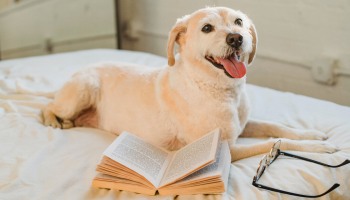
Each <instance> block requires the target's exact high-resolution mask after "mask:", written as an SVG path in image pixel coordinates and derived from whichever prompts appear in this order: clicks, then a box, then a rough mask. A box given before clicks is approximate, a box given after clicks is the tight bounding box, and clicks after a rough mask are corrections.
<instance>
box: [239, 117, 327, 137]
mask: <svg viewBox="0 0 350 200" xmlns="http://www.w3.org/2000/svg"><path fill="white" fill-rule="evenodd" d="M240 137H276V138H288V139H293V140H327V139H328V137H327V135H326V134H324V133H322V132H320V131H317V130H300V129H295V128H290V127H287V126H284V125H282V124H279V123H276V122H267V121H261V120H252V119H250V120H249V121H248V123H247V124H246V126H245V129H244V130H243V133H242V134H241V135H240Z"/></svg>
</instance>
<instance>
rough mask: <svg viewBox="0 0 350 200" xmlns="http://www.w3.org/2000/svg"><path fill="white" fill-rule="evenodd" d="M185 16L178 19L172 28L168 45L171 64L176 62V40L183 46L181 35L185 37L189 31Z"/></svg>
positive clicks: (169, 63) (169, 62)
mask: <svg viewBox="0 0 350 200" xmlns="http://www.w3.org/2000/svg"><path fill="white" fill-rule="evenodd" d="M184 18H185V17H184ZM184 18H182V19H178V20H177V22H176V24H175V25H174V26H173V28H172V29H171V32H170V33H169V40H168V47H167V54H168V65H169V66H173V65H174V64H175V57H174V46H175V42H176V43H178V44H179V45H180V47H181V45H182V44H181V43H182V42H181V37H183V36H184V35H185V34H186V31H187V23H186V20H185V19H184ZM183 42H184V41H183Z"/></svg>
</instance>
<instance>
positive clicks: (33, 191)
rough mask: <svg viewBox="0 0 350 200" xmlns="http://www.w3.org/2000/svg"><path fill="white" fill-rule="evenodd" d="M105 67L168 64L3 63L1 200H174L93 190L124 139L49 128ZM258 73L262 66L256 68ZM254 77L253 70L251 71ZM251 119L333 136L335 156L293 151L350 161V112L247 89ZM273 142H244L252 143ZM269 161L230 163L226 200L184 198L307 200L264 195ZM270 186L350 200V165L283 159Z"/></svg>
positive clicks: (78, 58)
mask: <svg viewBox="0 0 350 200" xmlns="http://www.w3.org/2000/svg"><path fill="white" fill-rule="evenodd" d="M101 61H124V62H133V63H138V64H144V65H148V66H152V67H161V66H163V65H165V64H166V63H167V60H166V58H163V57H159V56H155V55H151V54H147V53H141V52H131V51H124V50H107V49H96V50H86V51H77V52H71V53H62V54H55V55H47V56H38V57H29V58H22V59H13V60H7V61H1V62H0V199H1V200H5V199H11V200H17V199H18V200H23V199H86V200H90V199H102V200H107V199H148V198H150V199H173V198H175V197H176V196H170V197H163V196H159V195H158V196H147V195H142V194H136V193H132V192H126V191H119V190H108V189H98V188H92V187H91V181H92V179H93V177H94V176H95V174H96V172H95V167H96V164H97V163H98V161H99V159H100V157H101V154H102V152H103V151H104V150H105V149H106V148H107V147H108V146H109V144H111V143H112V141H113V140H114V139H115V138H116V137H117V135H115V134H112V133H109V132H106V131H102V130H98V129H92V128H81V127H79V128H72V129H68V130H61V129H53V128H52V127H45V126H44V125H43V118H42V116H41V109H42V108H43V107H44V106H45V105H46V104H47V103H48V102H49V101H51V100H52V98H53V97H54V94H55V92H56V91H57V90H59V89H60V87H62V85H63V84H64V83H65V82H66V81H67V80H68V78H69V77H70V76H71V75H72V74H74V73H75V72H76V71H78V70H79V69H81V68H82V67H84V66H86V65H87V64H90V63H94V62H101ZM257 67H258V66H257ZM248 70H249V69H248ZM247 90H248V93H249V97H250V101H251V104H252V106H253V109H252V113H251V117H253V118H256V119H264V120H271V121H275V122H280V123H282V124H285V125H288V126H291V127H295V128H300V129H316V130H320V131H323V132H325V133H327V135H328V136H329V140H328V141H329V142H331V143H333V144H335V145H337V146H338V147H340V148H341V151H339V152H337V153H334V154H317V153H305V152H293V153H295V154H297V155H301V156H305V157H308V158H311V159H315V160H319V161H321V162H325V163H329V164H334V165H335V164H339V163H341V162H343V161H344V160H345V159H350V108H349V107H345V106H340V105H337V104H334V103H331V102H327V101H322V100H318V99H313V98H309V97H305V96H300V95H295V94H292V93H288V92H279V91H275V90H271V89H268V88H262V87H258V86H255V85H249V84H248V86H247ZM266 139H268V138H240V139H238V143H242V144H250V143H255V142H259V141H261V140H266ZM262 156H263V155H257V156H253V157H250V158H246V159H242V160H239V161H236V162H233V163H232V164H231V168H230V176H229V185H228V188H227V192H226V193H225V194H223V195H185V196H177V197H176V198H178V199H198V200H200V199H244V200H246V199H247V200H254V199H302V198H299V197H293V196H288V195H284V194H278V193H275V192H269V191H264V190H259V189H257V188H255V187H254V186H252V184H251V183H252V179H253V176H254V175H255V173H256V169H257V167H258V164H259V162H260V160H261V158H262ZM259 182H260V183H261V184H265V185H268V186H271V187H276V188H279V189H284V190H288V191H292V192H297V193H302V194H310V195H313V194H320V193H322V192H324V191H326V190H327V189H328V188H329V187H331V186H332V185H333V184H334V183H336V182H337V183H339V184H340V187H339V188H337V189H336V190H334V191H333V192H331V193H330V194H328V195H326V196H323V197H321V198H320V199H332V200H333V199H350V165H346V166H343V167H341V168H336V169H330V168H327V167H323V166H320V165H315V164H313V163H308V162H305V161H301V160H297V159H294V158H288V157H283V156H280V157H279V158H278V159H277V160H276V161H275V162H274V163H273V165H271V166H270V167H269V168H268V169H267V170H266V171H265V173H264V174H263V176H262V177H261V178H260V180H259Z"/></svg>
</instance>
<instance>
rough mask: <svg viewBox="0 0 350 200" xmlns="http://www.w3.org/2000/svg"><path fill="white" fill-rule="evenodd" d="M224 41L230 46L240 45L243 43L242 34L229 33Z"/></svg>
mask: <svg viewBox="0 0 350 200" xmlns="http://www.w3.org/2000/svg"><path fill="white" fill-rule="evenodd" d="M226 42H227V44H228V45H230V46H232V47H236V48H238V47H240V46H241V45H242V43H243V36H242V35H241V34H239V33H230V34H228V35H227V37H226Z"/></svg>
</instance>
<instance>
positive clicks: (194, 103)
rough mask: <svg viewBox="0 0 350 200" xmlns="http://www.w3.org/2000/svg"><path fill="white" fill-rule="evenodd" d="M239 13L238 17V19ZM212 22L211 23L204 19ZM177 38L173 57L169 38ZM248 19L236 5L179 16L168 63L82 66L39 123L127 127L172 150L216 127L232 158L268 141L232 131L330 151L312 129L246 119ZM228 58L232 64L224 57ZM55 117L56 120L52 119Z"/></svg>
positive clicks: (251, 34) (253, 41) (251, 38)
mask: <svg viewBox="0 0 350 200" xmlns="http://www.w3.org/2000/svg"><path fill="white" fill-rule="evenodd" d="M238 19H239V20H240V22H239V21H238V22H237V20H238ZM209 25H210V26H211V27H210V26H209ZM175 42H177V43H178V44H179V45H180V49H179V54H177V57H176V62H175V58H174V56H173V48H174V43H175ZM256 45H257V37H256V31H255V28H254V25H253V24H252V23H251V21H250V20H249V19H248V18H247V17H246V16H245V15H244V14H242V13H241V12H237V11H234V10H231V9H228V8H206V9H202V10H199V11H197V12H195V13H193V14H192V15H190V16H185V17H184V18H182V19H179V20H178V22H177V23H176V25H175V26H174V27H173V29H172V32H171V33H170V36H169V42H168V59H169V66H165V67H163V68H161V69H154V68H147V67H146V66H136V65H133V64H128V63H101V64H96V65H94V66H90V67H87V68H85V69H83V70H81V71H80V72H78V73H77V74H75V75H74V76H73V77H72V79H71V80H70V81H69V82H67V83H66V84H65V85H64V86H63V88H62V89H61V90H60V92H59V93H58V94H57V96H56V97H55V99H54V101H53V102H51V103H49V104H48V105H47V107H46V108H45V109H44V111H43V115H44V118H45V124H46V125H51V126H53V127H61V128H70V127H72V126H73V125H74V124H73V122H74V123H75V126H90V127H96V128H100V129H104V130H107V131H110V132H113V133H116V134H120V133H121V132H122V131H128V132H130V133H132V134H135V135H137V136H139V137H141V138H144V139H146V140H148V141H152V142H153V143H156V144H158V145H161V146H163V147H165V148H167V149H171V150H174V149H179V148H181V147H183V146H184V145H186V144H188V143H191V142H192V141H194V140H196V139H198V138H199V137H201V136H203V135H204V134H207V133H209V132H210V131H212V130H214V129H215V128H217V127H220V129H221V131H222V139H223V140H225V139H227V140H228V141H229V143H230V148H231V155H232V160H237V159H241V158H245V157H248V156H252V155H256V154H260V153H264V152H267V151H268V150H269V149H270V148H271V147H272V144H273V142H274V140H269V141H267V142H264V143H260V144H256V145H251V146H250V145H248V146H241V145H237V144H235V142H236V139H237V138H238V136H240V135H242V136H244V137H259V136H272V137H283V138H289V139H295V140H302V139H309V140H307V141H295V140H288V139H286V140H285V141H284V142H282V147H281V148H282V149H290V150H299V151H311V152H320V153H321V152H322V153H324V152H335V151H337V150H338V149H337V147H336V146H334V145H332V144H330V143H328V142H326V141H311V140H324V139H326V138H327V136H326V135H325V134H324V133H321V132H319V131H312V130H310V131H308V130H296V129H292V128H288V127H285V126H282V125H279V124H276V123H271V122H262V121H256V120H249V121H248V117H249V111H250V106H249V102H248V98H247V94H246V91H245V76H244V75H245V66H244V65H243V64H242V62H239V61H238V60H239V57H240V56H241V60H244V56H246V57H248V56H249V59H248V63H251V62H252V61H253V59H254V56H255V51H256ZM229 60H231V62H232V64H233V65H232V64H230V63H229V64H227V63H225V62H228V61H229ZM56 116H57V117H59V118H60V119H62V123H59V122H58V121H57V119H56Z"/></svg>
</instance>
